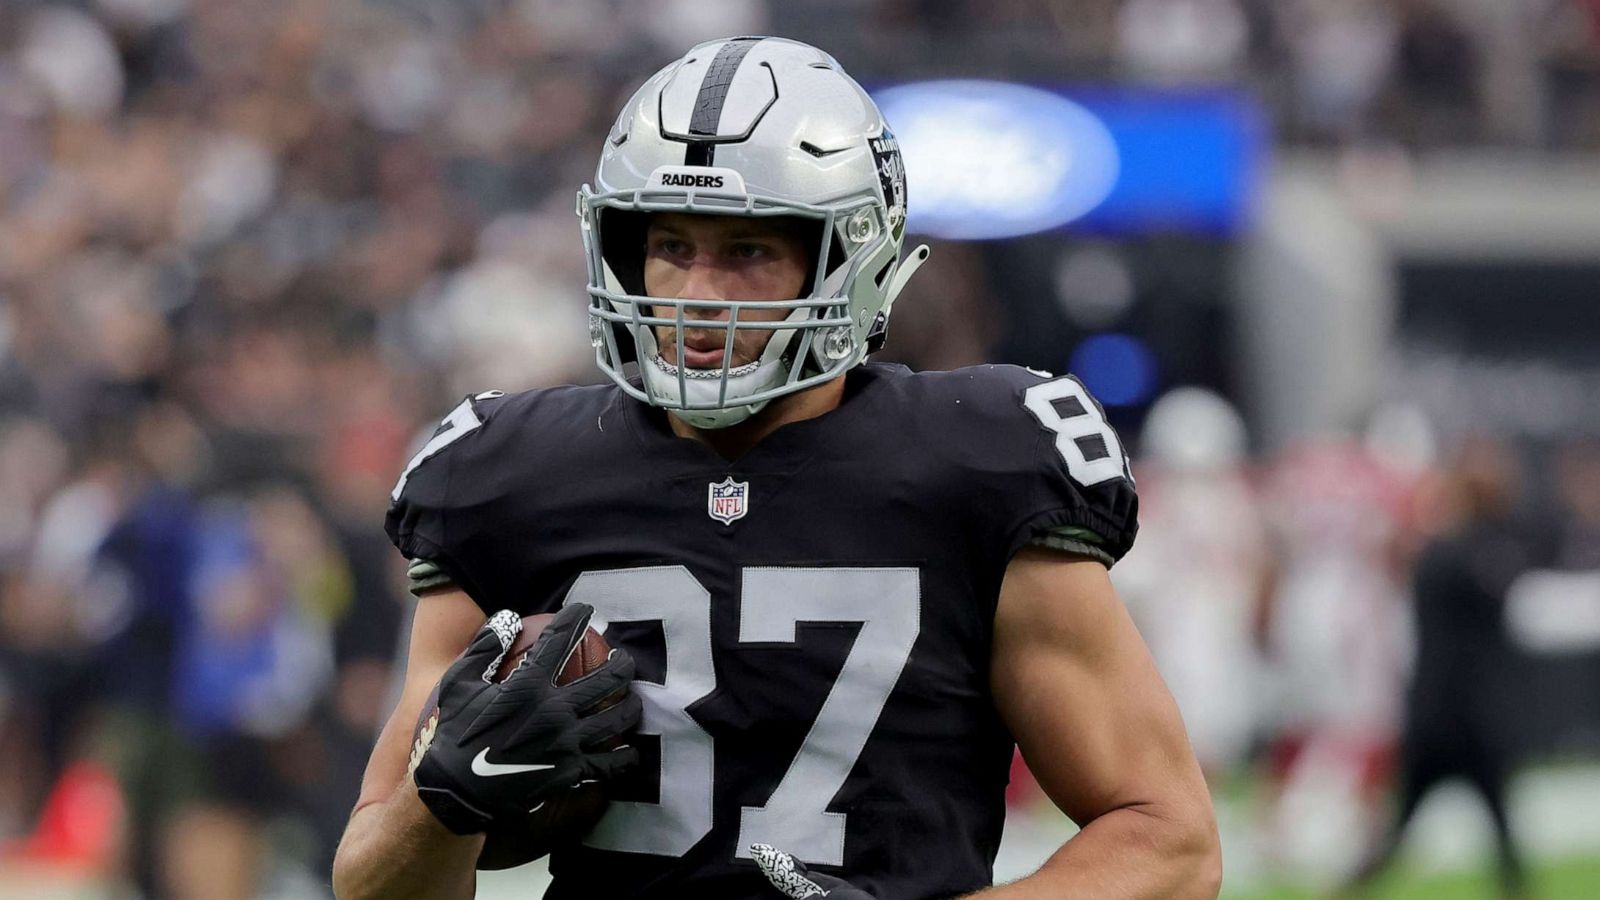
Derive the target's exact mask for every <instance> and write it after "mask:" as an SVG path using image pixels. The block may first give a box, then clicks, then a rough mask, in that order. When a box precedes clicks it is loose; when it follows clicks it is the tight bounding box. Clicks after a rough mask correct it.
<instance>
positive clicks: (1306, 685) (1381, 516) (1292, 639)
mask: <svg viewBox="0 0 1600 900" xmlns="http://www.w3.org/2000/svg"><path fill="white" fill-rule="evenodd" d="M1266 478H1267V482H1266V483H1267V487H1266V510H1267V516H1268V524H1269V529H1270V531H1269V533H1270V534H1271V538H1272V541H1273V544H1274V554H1273V562H1272V564H1273V567H1274V572H1273V576H1272V580H1273V584H1272V589H1271V590H1270V592H1266V593H1265V596H1267V597H1268V598H1270V602H1269V603H1268V604H1266V605H1264V606H1263V608H1262V610H1261V618H1260V620H1259V623H1258V627H1259V628H1260V634H1261V639H1262V641H1263V643H1264V645H1265V647H1266V650H1267V654H1268V656H1269V660H1270V662H1269V666H1270V671H1271V674H1272V680H1271V684H1272V687H1273V691H1274V697H1273V700H1272V703H1271V706H1272V708H1273V709H1274V710H1275V718H1276V721H1274V722H1272V723H1271V724H1272V733H1273V735H1274V737H1273V740H1272V743H1271V744H1270V746H1269V747H1268V750H1267V752H1268V760H1267V764H1268V767H1269V774H1270V776H1271V778H1272V781H1273V784H1274V794H1275V796H1274V797H1273V798H1272V801H1271V802H1272V804H1273V807H1274V808H1273V810H1272V812H1271V813H1270V814H1269V815H1270V818H1269V820H1268V822H1267V825H1266V832H1265V833H1266V834H1267V835H1268V836H1269V842H1270V844H1271V847H1270V853H1271V854H1272V856H1273V857H1274V858H1275V862H1277V863H1279V864H1283V865H1287V866H1290V867H1292V868H1294V869H1297V870H1300V871H1302V872H1304V873H1305V874H1306V875H1307V876H1308V877H1310V878H1312V879H1314V880H1316V881H1320V882H1322V883H1324V884H1328V883H1332V882H1334V881H1336V880H1337V879H1338V878H1339V877H1340V876H1341V874H1342V873H1345V872H1348V871H1349V870H1350V868H1351V866H1353V865H1354V864H1355V863H1356V861H1357V860H1358V859H1359V856H1360V853H1361V844H1360V835H1362V834H1366V833H1369V832H1370V830H1371V829H1372V827H1373V822H1374V821H1375V820H1376V819H1377V818H1378V817H1379V813H1378V808H1379V802H1380V800H1381V797H1382V790H1383V787H1384V786H1385V784H1386V783H1387V780H1388V775H1389V771H1390V766H1391V764H1392V763H1391V758H1392V757H1391V754H1392V751H1393V746H1394V735H1395V732H1396V728H1397V725H1398V722H1399V708H1398V707H1399V703H1398V697H1399V695H1400V690H1401V685H1402V683H1403V673H1404V668H1405V664H1406V658H1407V655H1408V650H1407V646H1408V638H1407V632H1406V628H1405V626H1406V622H1405V614H1404V603H1403V597H1404V592H1405V577H1404V574H1403V572H1404V567H1405V559H1406V556H1407V553H1406V551H1405V547H1406V545H1407V539H1408V535H1409V527H1410V526H1409V522H1410V519H1411V498H1412V495H1413V494H1414V483H1415V482H1414V478H1413V477H1412V476H1411V475H1410V473H1408V472H1405V471H1402V470H1401V469H1400V468H1399V467H1397V466H1395V465H1393V464H1392V463H1391V462H1390V461H1389V460H1388V459H1386V458H1385V457H1384V456H1382V455H1381V454H1379V453H1377V452H1374V450H1373V449H1372V448H1371V447H1370V446H1368V445H1367V444H1365V443H1364V442H1363V441H1362V440H1360V439H1359V438H1357V437H1356V436H1355V435H1348V436H1345V435H1330V436H1328V437H1325V438H1323V439H1320V440H1315V441H1311V442H1308V443H1306V444H1303V445H1300V446H1297V447H1291V448H1290V449H1289V450H1288V451H1287V452H1285V453H1284V454H1283V456H1282V457H1281V458H1280V459H1278V460H1277V461H1276V462H1275V463H1274V464H1273V467H1272V469H1271V471H1270V472H1269V473H1268V474H1267V476H1266Z"/></svg>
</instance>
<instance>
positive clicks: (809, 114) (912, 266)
mask: <svg viewBox="0 0 1600 900" xmlns="http://www.w3.org/2000/svg"><path fill="white" fill-rule="evenodd" d="M658 212H675V213H700V214H716V215H735V216H753V217H765V216H792V217H797V218H799V219H802V220H806V221H808V222H809V223H810V224H811V225H812V226H813V227H814V232H815V235H816V241H817V250H816V254H815V259H816V265H815V270H814V272H813V273H812V276H811V279H810V286H809V289H808V291H807V292H806V293H805V294H803V295H802V296H800V297H798V298H794V299H779V300H718V299H673V298H659V297H649V296H646V295H645V287H644V275H643V271H644V255H645V229H646V223H647V221H648V218H649V215H650V214H652V213H658ZM578 215H579V216H580V217H581V218H582V220H583V226H582V228H583V242H584V248H585V250H586V251H587V257H588V264H589V335H590V340H591V342H592V343H593V345H594V348H595V360H596V362H597V363H598V364H599V366H600V368H601V370H602V371H604V372H605V373H606V374H607V375H609V376H611V378H612V379H613V380H614V381H616V382H617V384H618V385H620V386H621V387H622V389H623V390H624V391H627V392H628V393H629V394H630V395H632V396H633V397H636V398H638V399H640V400H643V401H645V402H647V403H651V404H654V405H656V406H660V407H664V408H666V409H668V410H670V411H671V412H672V413H673V414H674V415H676V416H678V417H679V418H680V419H682V420H683V421H685V422H687V423H689V424H691V425H693V426H695V427H697V428H725V427H727V426H729V425H734V424H737V423H739V422H742V421H744V420H745V419H748V418H749V417H750V416H752V415H754V414H755V413H757V412H759V411H760V410H761V409H762V407H764V406H765V405H766V404H767V403H768V402H769V401H771V400H772V399H773V398H776V397H781V396H783V395H785V394H791V393H794V392H796V391H801V390H805V389H806V388H809V387H813V386H815V385H817V384H820V383H822V382H824V381H827V380H829V379H831V378H836V377H838V376H839V375H842V374H843V373H844V372H845V371H847V370H848V369H850V368H851V367H853V366H855V365H857V364H858V363H860V362H861V361H862V360H863V359H865V358H866V356H867V354H868V353H870V352H872V351H874V350H876V349H878V347H880V346H881V345H882V342H883V338H884V334H885V329H886V328H887V326H888V321H889V313H890V310H891V308H892V307H893V305H894V300H895V297H896V296H898V295H899V293H900V291H901V289H902V288H904V287H905V284H906V282H907V281H908V280H909V279H910V277H911V275H912V273H913V272H915V271H916V269H917V268H918V267H919V266H920V265H921V264H922V262H923V261H924V260H926V259H927V257H928V248H927V246H926V245H922V246H919V247H917V249H916V250H914V251H913V252H912V253H911V254H910V256H909V257H908V258H907V259H906V260H905V261H904V262H903V263H902V261H901V259H900V250H901V247H902V245H903V243H904V240H905V217H906V185H905V167H904V166H903V165H902V163H901V160H900V149H899V146H898V144H897V143H896V142H895V139H894V135H893V134H891V133H890V131H889V129H888V127H887V126H886V125H885V123H884V121H883V116H882V114H880V113H879V112H878V107H877V105H876V104H874V103H873V102H872V98H870V97H869V96H867V93H866V92H865V91H863V90H862V89H861V86H860V85H858V84H856V82H855V81H854V80H853V79H851V78H850V76H848V75H846V74H845V73H844V71H843V70H841V69H840V68H839V64H838V63H837V62H835V61H834V59H833V57H831V56H829V55H828V54H826V53H824V52H822V51H821V50H818V49H817V48H815V47H812V46H810V45H808V44H802V43H799V42H796V41H790V40H784V39H782V38H761V37H736V38H727V39H724V40H717V41H709V42H707V43H704V44H700V45H698V46H696V47H694V48H693V49H691V50H690V51H689V52H688V53H686V54H684V56H683V58H681V59H679V60H677V61H676V62H673V63H672V64H671V65H668V66H667V67H666V68H664V69H662V70H661V71H660V72H657V73H656V74H655V75H654V76H653V77H652V78H651V79H650V80H649V81H647V82H645V84H644V86H643V87H641V88H640V89H639V90H638V91H637V92H636V93H635V94H634V95H633V97H632V98H631V99H630V100H629V101H628V103H627V105H626V106H625V107H623V110H622V114H621V115H620V116H618V117H617V122H616V124H615V125H614V126H613V127H612V129H611V133H610V135H609V136H608V137H607V138H606V143H605V148H604V150H603V151H602V153H601V155H600V165H599V167H598V169H597V170H596V171H595V177H594V185H593V186H592V187H591V186H589V185H585V186H584V187H583V188H582V189H581V190H580V191H579V192H578ZM685 310H694V311H696V312H697V313H698V314H699V316H700V318H696V317H695V316H686V315H685ZM722 310H727V316H726V319H721V316H722V312H721V311H722ZM752 310H788V311H789V313H788V315H787V316H786V317H785V318H783V319H780V320H777V321H747V320H745V319H743V318H742V317H741V313H745V312H748V311H752ZM708 312H714V313H715V316H716V318H714V319H712V320H711V321H710V322H709V323H708V321H707V319H706V318H704V316H705V315H706V314H707V313H708ZM686 319H687V320H692V321H693V325H692V326H690V327H695V328H705V327H717V326H721V327H722V328H723V330H724V331H725V333H726V336H725V343H724V351H723V362H722V365H721V367H720V368H709V369H695V368H691V367H688V366H681V365H673V364H671V363H669V362H667V360H666V359H665V358H663V357H662V355H661V354H660V352H659V347H658V345H657V339H656V331H655V329H656V328H657V327H662V328H670V329H673V331H672V333H674V334H676V336H677V338H676V339H677V341H678V347H677V354H676V356H675V357H674V358H675V359H678V360H683V359H685V355H684V347H683V341H684V336H683V335H684V323H685V321H686ZM739 328H751V329H762V330H769V331H772V332H773V335H772V337H771V339H770V340H768V342H767V344H766V347H765V349H764V350H763V351H762V353H761V355H760V357H759V358H758V359H756V360H755V361H753V362H750V363H747V364H745V365H741V366H738V367H734V366H733V339H734V332H735V329H739ZM630 358H631V359H635V360H637V361H638V364H639V384H638V385H635V384H633V383H632V382H631V381H630V380H629V379H628V377H627V376H626V375H625V374H624V371H623V366H624V364H625V363H627V362H628V361H629V360H630Z"/></svg>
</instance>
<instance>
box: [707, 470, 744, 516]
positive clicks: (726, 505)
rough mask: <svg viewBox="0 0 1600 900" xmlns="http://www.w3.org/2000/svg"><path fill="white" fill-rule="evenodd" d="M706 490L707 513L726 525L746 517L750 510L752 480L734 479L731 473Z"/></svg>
mask: <svg viewBox="0 0 1600 900" xmlns="http://www.w3.org/2000/svg"><path fill="white" fill-rule="evenodd" d="M708 487H709V489H708V490H707V492H706V513H707V514H708V515H710V516H711V518H713V519H716V520H717V521H718V522H721V523H722V524H724V525H732V524H733V522H734V520H735V519H742V518H744V514H745V513H747V512H749V511H750V503H749V501H750V482H748V481H734V480H733V476H732V475H729V476H728V477H727V478H724V479H722V481H721V482H717V483H712V484H711V485H709V486H708Z"/></svg>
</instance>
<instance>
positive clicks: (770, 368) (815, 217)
mask: <svg viewBox="0 0 1600 900" xmlns="http://www.w3.org/2000/svg"><path fill="white" fill-rule="evenodd" d="M579 204H580V208H579V213H580V215H582V216H583V219H584V223H583V228H584V236H585V243H586V245H587V247H588V250H589V266H590V284H589V297H590V340H591V343H592V344H593V345H594V348H595V358H596V362H597V364H598V365H599V366H600V368H601V370H602V371H604V372H606V374H608V375H610V376H611V377H612V378H613V379H614V380H615V381H617V383H618V384H620V385H622V387H623V388H624V390H627V391H628V392H629V393H630V394H632V395H633V396H634V397H636V398H637V399H640V400H644V401H645V402H647V403H650V404H652V405H655V406H660V407H663V408H666V409H668V410H670V411H671V412H672V413H673V414H674V415H676V416H678V417H679V418H681V419H682V420H684V421H685V422H687V423H688V424H690V425H693V426H695V427H697V428H725V427H728V426H730V425H734V424H737V423H738V422H742V421H744V420H746V419H748V418H749V417H750V416H752V415H754V414H755V413H757V412H759V411H760V410H761V409H762V408H764V407H765V406H766V404H767V403H768V402H770V401H771V400H773V399H775V398H777V397H781V396H784V395H786V394H791V393H796V392H798V391H803V390H806V389H808V388H811V387H815V386H816V385H818V384H821V383H823V382H825V381H829V380H831V379H833V378H836V377H838V376H840V375H842V374H844V373H845V372H846V371H848V370H849V369H850V368H852V367H853V366H855V365H856V364H858V363H859V362H861V360H862V359H863V358H864V357H865V356H866V353H867V350H868V343H869V342H868V340H867V338H868V332H869V330H870V329H871V328H872V326H873V325H874V321H873V319H872V318H869V317H868V316H867V315H866V314H865V311H864V310H863V311H861V313H860V314H858V316H857V317H856V318H855V319H853V318H852V317H851V308H852V303H851V298H850V297H849V296H848V295H846V294H845V293H844V291H845V289H846V288H847V287H848V286H851V285H856V284H858V283H860V282H867V283H868V284H871V283H872V281H873V278H872V277H871V276H869V277H858V276H861V274H862V272H863V270H864V269H866V270H868V271H870V272H871V273H872V274H873V275H875V276H877V279H878V281H879V284H878V285H874V287H875V288H878V289H879V290H881V285H882V283H883V281H884V280H885V279H887V277H888V276H889V275H890V274H892V273H891V270H892V269H893V268H894V266H895V263H896V261H897V259H896V257H897V255H898V254H897V253H896V252H895V251H896V250H897V248H896V247H895V246H894V244H893V242H892V240H891V237H890V234H889V232H888V229H886V228H884V227H883V225H882V223H881V221H880V220H879V215H878V214H879V210H878V209H876V208H875V205H874V203H873V201H872V198H863V199H862V200H861V201H860V202H859V203H857V204H855V205H851V206H844V207H837V206H835V207H811V206H808V205H806V204H799V203H794V202H792V201H782V200H775V199H765V200H763V199H757V198H752V197H740V198H731V197H721V198H718V197H708V196H704V195H699V196H697V195H696V194H695V193H694V192H688V193H684V192H655V191H629V192H616V193H612V194H598V195H597V194H594V193H592V192H590V190H589V189H588V188H585V189H584V190H583V191H582V192H580V195H579ZM661 212H678V213H696V214H721V215H739V216H750V217H756V218H761V217H771V216H784V217H793V218H797V219H801V220H805V221H808V222H811V223H815V225H816V227H815V228H813V229H810V230H811V231H812V232H813V236H812V241H813V247H812V248H811V249H812V252H811V258H812V261H813V262H812V271H811V273H810V275H809V277H808V279H807V282H808V285H807V288H806V289H805V290H804V291H803V292H802V294H801V296H800V297H798V298H794V299H781V300H710V299H697V298H683V299H679V298H666V297H652V296H649V295H647V294H646V293H645V289H644V275H643V259H644V245H645V241H644V235H645V229H646V223H647V221H648V215H649V214H651V213H661ZM872 264H876V267H875V268H870V269H868V267H869V266H871V265H872ZM597 276H598V277H597ZM724 309H725V310H727V318H726V319H725V320H724V319H706V318H701V317H700V316H703V315H704V314H705V311H707V310H724ZM691 310H692V311H694V312H695V313H696V314H697V315H690V314H689V312H688V311H691ZM758 310H759V311H770V310H777V311H787V313H788V314H787V315H786V316H785V317H784V318H782V319H777V320H767V321H759V320H756V319H755V318H754V317H753V316H751V315H750V314H751V313H752V312H755V311H758ZM719 315H720V313H719ZM858 320H859V321H858ZM657 328H667V329H669V330H670V333H671V334H673V335H675V336H676V340H677V342H678V346H677V348H676V352H675V353H674V354H672V356H673V358H674V359H677V360H680V361H681V360H683V359H684V358H685V353H684V340H685V338H684V334H685V331H686V330H687V329H690V328H692V329H695V330H700V331H704V330H720V331H721V332H722V335H723V353H722V365H721V367H720V368H708V369H695V368H690V367H687V366H682V365H673V364H672V363H669V362H667V361H666V359H665V358H663V356H662V354H661V352H660V350H661V348H660V346H659V340H658V337H657V332H656V329H657ZM741 329H744V330H763V331H771V332H773V334H772V337H771V339H770V340H768V341H767V343H766V346H765V347H764V348H763V349H762V351H761V353H760V355H759V356H758V357H757V358H756V359H755V360H754V361H752V362H749V363H746V364H744V365H741V366H734V362H735V353H734V341H735V337H736V335H737V334H738V332H739V330H741ZM630 358H631V359H633V360H636V361H637V362H638V364H639V365H638V373H639V379H638V384H634V383H632V382H631V381H629V380H628V379H627V378H626V376H625V375H624V373H623V366H624V365H625V364H626V363H627V362H628V361H629V360H630Z"/></svg>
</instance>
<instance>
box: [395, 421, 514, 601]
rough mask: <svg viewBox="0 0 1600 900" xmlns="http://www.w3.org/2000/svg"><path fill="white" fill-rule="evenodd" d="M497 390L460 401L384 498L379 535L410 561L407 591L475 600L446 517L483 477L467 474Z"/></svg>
mask: <svg viewBox="0 0 1600 900" xmlns="http://www.w3.org/2000/svg"><path fill="white" fill-rule="evenodd" d="M504 397H505V395H504V394H503V393H502V392H500V391H488V392H486V393H481V394H475V395H472V396H469V397H467V398H466V399H465V400H462V401H461V403H460V404H459V405H458V406H456V408H455V409H453V410H451V411H450V414H449V415H448V416H446V417H445V418H444V420H443V421H442V422H440V423H439V426H438V427H437V428H435V429H434V431H433V433H432V434H431V435H430V436H429V438H428V440H427V441H425V442H424V443H423V444H422V446H421V447H420V448H418V450H417V451H416V453H415V454H414V455H413V456H412V457H411V459H410V460H409V461H408V462H407V463H406V467H405V469H404V471H402V472H401V473H400V477H399V479H398V480H397V481H396V482H395V486H394V489H393V490H392V491H391V492H390V494H389V501H390V502H389V512H388V515H387V516H386V517H385V519H384V531H385V532H386V533H387V534H388V535H389V540H390V541H392V542H393V543H394V545H395V547H396V548H398V549H399V551H400V552H401V553H402V554H403V555H404V556H405V557H406V559H407V560H409V561H410V564H411V571H410V572H409V574H410V575H411V578H410V580H411V582H412V588H413V593H420V592H421V590H419V589H418V588H419V579H418V576H419V575H420V576H422V578H421V582H420V586H421V589H422V590H431V589H437V588H440V587H446V586H449V585H456V586H459V587H461V588H462V589H464V590H466V591H467V593H469V594H471V595H472V596H473V597H474V598H477V597H478V596H479V593H478V592H475V591H474V589H473V584H472V581H471V580H470V578H469V577H468V576H467V573H466V572H464V571H463V570H462V567H461V565H460V564H459V562H458V559H457V555H456V553H455V552H454V551H453V546H452V533H451V528H450V520H451V518H452V513H453V512H456V511H459V510H461V509H462V508H463V507H464V506H466V505H471V504H473V503H476V502H477V500H476V499H475V498H474V497H472V496H469V494H472V493H475V492H479V491H481V489H482V487H481V486H482V484H483V481H484V479H482V478H481V477H477V476H476V475H474V474H473V471H472V470H473V469H474V468H475V466H474V465H473V461H474V458H475V453H474V450H475V449H476V447H475V445H477V444H479V443H481V442H482V441H483V440H484V439H483V436H482V433H483V432H484V430H485V428H486V426H487V425H488V424H489V422H490V421H491V420H492V418H493V416H494V413H495V412H496V411H497V409H498V407H499V406H500V404H501V403H502V402H503V398H504Z"/></svg>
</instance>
